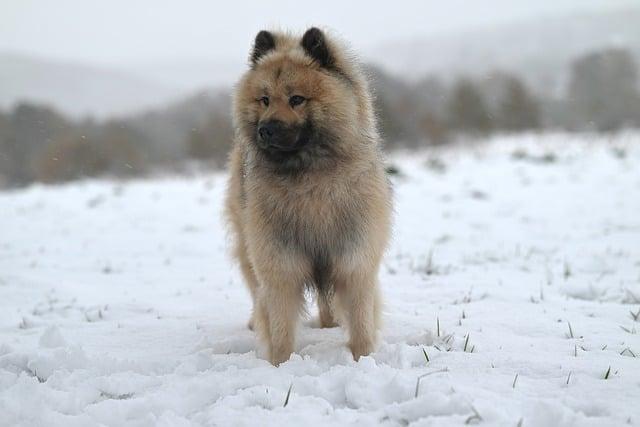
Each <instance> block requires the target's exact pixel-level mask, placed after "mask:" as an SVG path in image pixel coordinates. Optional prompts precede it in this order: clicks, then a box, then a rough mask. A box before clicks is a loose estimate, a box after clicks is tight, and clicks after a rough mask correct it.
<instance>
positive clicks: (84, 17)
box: [0, 0, 640, 65]
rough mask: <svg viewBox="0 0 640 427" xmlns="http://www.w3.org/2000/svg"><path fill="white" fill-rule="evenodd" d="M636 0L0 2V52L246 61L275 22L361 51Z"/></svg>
mask: <svg viewBox="0 0 640 427" xmlns="http://www.w3.org/2000/svg"><path fill="white" fill-rule="evenodd" d="M639 3H640V2H639V0H466V1H464V0H449V1H446V0H423V1H420V0H407V1H398V0H387V1H380V2H373V1H349V0H318V1H304V0H303V1H287V0H267V1H255V2H243V1H232V2H220V1H215V0H209V1H205V0H202V1H198V0H184V1H178V0H174V1H170V2H169V1H164V0H103V1H102V0H101V1H97V0H95V1H91V0H0V50H11V51H18V52H27V53H31V54H37V55H42V56H46V57H50V58H60V59H66V60H73V61H81V62H89V63H97V64H110V65H126V64H132V63H145V62H151V61H157V60H175V59H203V60H215V59H219V60H227V59H231V60H236V59H238V58H241V59H243V60H244V58H245V57H246V54H247V50H248V48H249V45H250V43H251V41H252V40H253V37H254V35H255V33H256V32H257V31H258V30H259V29H262V28H273V27H274V26H278V27H282V28H287V29H294V30H296V31H302V30H304V29H305V28H306V27H308V26H310V25H312V24H313V25H318V26H324V27H329V28H332V29H333V30H335V31H337V32H338V33H339V34H341V35H342V36H343V37H345V38H346V39H348V40H349V41H350V42H351V43H352V44H353V45H354V47H356V48H358V49H360V48H365V47H370V46H373V45H375V44H376V43H379V42H382V41H387V40H396V39H407V38H414V37H420V36H426V35H429V34H434V33H441V32H449V31H458V30H462V29H467V28H474V27H481V26H490V25H495V24H499V23H504V22H509V21H513V20H517V19H523V18H530V17H534V16H545V15H559V14H567V13H571V12H574V11H597V10H606V9H613V8H619V7H624V6H631V5H638V4H639Z"/></svg>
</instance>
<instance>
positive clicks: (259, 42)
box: [251, 30, 276, 66]
mask: <svg viewBox="0 0 640 427" xmlns="http://www.w3.org/2000/svg"><path fill="white" fill-rule="evenodd" d="M275 48H276V39H275V38H274V37H273V34H271V33H270V32H269V31H264V30H262V31H260V32H259V33H258V35H256V40H255V41H254V42H253V50H252V52H251V63H252V64H253V65H254V66H255V64H256V63H257V62H258V60H259V59H260V58H261V57H262V56H264V55H265V54H266V53H267V52H269V51H270V50H273V49H275Z"/></svg>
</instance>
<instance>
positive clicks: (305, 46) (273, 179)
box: [225, 28, 392, 365]
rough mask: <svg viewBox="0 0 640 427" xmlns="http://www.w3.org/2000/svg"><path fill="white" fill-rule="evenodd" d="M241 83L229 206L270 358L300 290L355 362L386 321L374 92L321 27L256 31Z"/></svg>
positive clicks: (386, 227) (294, 317) (385, 195)
mask: <svg viewBox="0 0 640 427" xmlns="http://www.w3.org/2000/svg"><path fill="white" fill-rule="evenodd" d="M249 63H250V66H249V69H248V70H247V71H246V73H245V74H244V75H243V76H242V78H241V79H240V81H239V83H238V84H237V86H236V88H235V93H234V99H233V119H234V129H235V137H234V144H233V148H232V151H231V154H230V158H229V165H228V166H229V172H230V178H229V182H228V186H227V193H226V201H225V216H226V218H227V220H228V223H229V225H230V232H231V235H232V238H233V241H234V250H233V254H234V257H235V258H236V259H237V261H238V263H239V265H240V269H241V271H242V274H243V276H244V279H245V281H246V284H247V286H248V288H249V291H250V293H251V296H252V298H253V313H252V316H251V319H250V321H249V327H250V328H251V329H253V328H254V327H255V329H256V331H257V333H258V336H259V337H260V338H261V340H262V341H263V342H264V343H265V344H266V347H267V348H268V358H269V361H270V362H271V363H272V364H274V365H279V364H280V363H282V362H284V361H286V360H288V359H289V357H290V355H291V353H292V352H293V350H294V345H295V333H296V325H297V323H298V320H299V318H300V316H301V313H303V312H304V311H305V289H306V288H308V289H312V290H313V291H315V292H316V293H317V301H318V308H319V314H320V316H319V318H320V324H321V326H322V327H334V326H336V325H337V324H338V323H339V324H340V325H343V326H344V327H346V328H347V330H348V334H349V343H348V345H349V349H350V350H351V353H352V354H353V357H354V359H355V360H356V361H357V360H358V359H359V358H360V357H361V356H363V355H368V354H370V353H371V352H372V351H373V350H374V348H375V344H376V337H377V331H378V329H379V327H380V311H381V297H380V294H379V285H378V277H377V276H378V270H379V266H380V262H381V259H382V256H383V254H384V251H385V249H386V246H387V243H388V240H389V237H390V229H391V216H392V202H391V199H392V195H391V188H390V184H389V181H388V179H387V176H386V173H385V167H384V159H383V156H382V152H381V138H380V136H379V133H378V129H377V123H376V117H375V113H374V108H373V101H372V96H371V94H370V91H369V87H368V82H367V79H366V76H365V75H364V73H363V72H362V71H361V68H360V65H359V64H358V62H357V61H356V59H355V58H354V56H353V55H351V54H350V53H349V51H348V50H347V49H346V48H345V47H344V46H343V45H342V44H341V43H340V42H339V41H338V40H335V39H334V38H331V37H329V36H327V34H325V32H324V31H322V30H320V29H318V28H310V29H308V30H307V31H306V32H305V33H304V35H303V36H302V37H299V36H294V35H292V34H288V33H282V32H270V31H260V32H259V33H258V34H257V36H256V38H255V42H254V45H253V48H252V50H251V52H250V58H249Z"/></svg>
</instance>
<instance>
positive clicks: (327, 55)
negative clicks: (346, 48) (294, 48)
mask: <svg viewBox="0 0 640 427" xmlns="http://www.w3.org/2000/svg"><path fill="white" fill-rule="evenodd" d="M301 44H302V48H303V49H304V51H305V52H306V53H307V55H309V56H310V57H312V58H313V59H314V60H316V61H317V62H318V63H319V64H320V65H321V66H322V67H325V68H332V67H333V66H334V58H333V56H332V55H331V51H330V49H329V45H328V44H327V40H326V38H325V36H324V33H323V32H322V31H320V30H319V29H317V28H315V27H311V28H309V29H308V30H307V32H305V33H304V36H302V42H301Z"/></svg>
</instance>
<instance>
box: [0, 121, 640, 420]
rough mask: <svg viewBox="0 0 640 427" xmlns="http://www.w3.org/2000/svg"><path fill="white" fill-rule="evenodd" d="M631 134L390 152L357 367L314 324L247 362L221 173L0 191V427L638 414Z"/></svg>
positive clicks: (638, 294)
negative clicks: (369, 325)
mask: <svg viewBox="0 0 640 427" xmlns="http://www.w3.org/2000/svg"><path fill="white" fill-rule="evenodd" d="M639 138H640V135H638V134H635V133H631V132H629V133H622V134H619V135H617V136H602V137H598V136H592V135H566V134H548V135H535V134H531V135H522V136H500V137H495V138H493V139H491V140H488V141H483V142H479V143H476V144H469V145H460V144H459V145H454V146H449V147H444V148H439V149H432V150H430V151H427V152H423V153H420V154H415V153H400V154H396V155H394V156H393V158H392V159H391V162H392V163H393V164H394V165H396V166H397V167H398V168H399V170H400V175H398V176H395V177H393V181H394V188H395V211H396V215H395V216H396V218H395V227H394V238H393V242H392V245H391V247H390V249H389V251H388V253H387V256H386V258H385V261H384V265H383V268H382V271H381V274H380V280H381V284H382V288H383V294H384V297H385V311H384V324H385V325H384V329H383V330H382V332H381V340H380V345H379V346H378V349H377V351H376V352H375V353H373V354H372V355H371V356H370V357H364V358H362V359H361V360H360V361H359V362H358V363H356V362H354V361H353V360H352V358H351V355H350V353H349V352H348V350H347V348H346V346H345V341H346V337H345V335H344V333H343V331H342V330H341V329H339V328H334V329H318V328H316V327H315V326H314V325H315V323H314V322H315V319H313V318H309V319H305V320H304V321H303V324H302V326H301V328H300V329H299V331H298V342H297V346H296V353H295V354H293V355H292V357H291V359H290V360H289V361H288V362H286V363H284V364H283V365H281V366H280V367H279V368H275V367H273V366H271V365H269V364H268V363H267V362H266V361H264V360H263V359H262V358H261V356H262V355H263V354H264V353H263V349H261V348H260V347H259V346H258V345H257V344H256V342H255V339H254V334H253V333H252V332H251V331H249V330H248V329H246V322H247V320H248V315H249V310H250V299H249V295H248V293H247V291H246V290H245V288H244V286H243V284H242V281H241V279H240V275H239V272H238V269H237V268H236V267H235V266H233V264H232V263H231V261H230V259H229V256H228V252H227V246H228V245H227V239H226V232H225V230H224V227H223V223H222V220H221V218H220V206H221V197H222V194H223V191H224V185H225V175H224V174H210V175H206V176H197V177H190V178H175V177H174V178H156V179H152V180H135V181H126V182H118V181H109V180H93V181H84V182H80V183H71V184H68V185H63V186H57V187H50V186H32V187H30V188H28V189H25V190H20V191H8V192H4V193H0V212H2V221H1V223H0V224H1V225H0V414H2V416H1V417H0V425H3V426H4V425H7V426H8V425H16V424H18V425H27V426H30V425H34V426H36V425H49V426H51V425H52V426H57V425H60V426H91V425H106V426H120V425H136V426H155V425H158V426H183V425H184V426H187V425H247V426H249V425H251V426H253V425H264V426H280V425H285V424H301V423H304V424H305V425H307V426H314V425H324V424H332V425H372V424H376V423H378V424H384V425H408V424H411V425H429V426H438V425H460V424H465V423H479V424H482V425H508V426H515V425H518V424H519V423H520V425H522V426H537V425H540V426H601V425H607V426H613V425H640V407H639V406H638V402H640V364H639V360H638V359H637V358H636V357H635V356H639V355H640V338H639V337H640V335H638V334H637V333H636V331H637V330H638V329H640V324H639V323H638V321H640V317H639V316H640V315H638V313H639V312H640V215H638V213H639V212H640V144H639V143H638V142H639ZM310 307H311V306H310ZM310 311H311V312H312V313H313V314H314V315H315V308H314V309H312V310H310ZM634 315H635V317H638V319H636V321H634ZM425 355H427V356H428V358H429V361H427V360H426V357H425ZM607 371H609V375H608V378H607V379H605V376H606V373H607ZM418 380H419V385H417V382H418ZM290 387H291V393H290V396H289V400H288V404H287V405H286V407H285V406H284V402H285V400H286V396H287V391H288V390H289V388H290ZM416 395H417V396H416Z"/></svg>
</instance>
